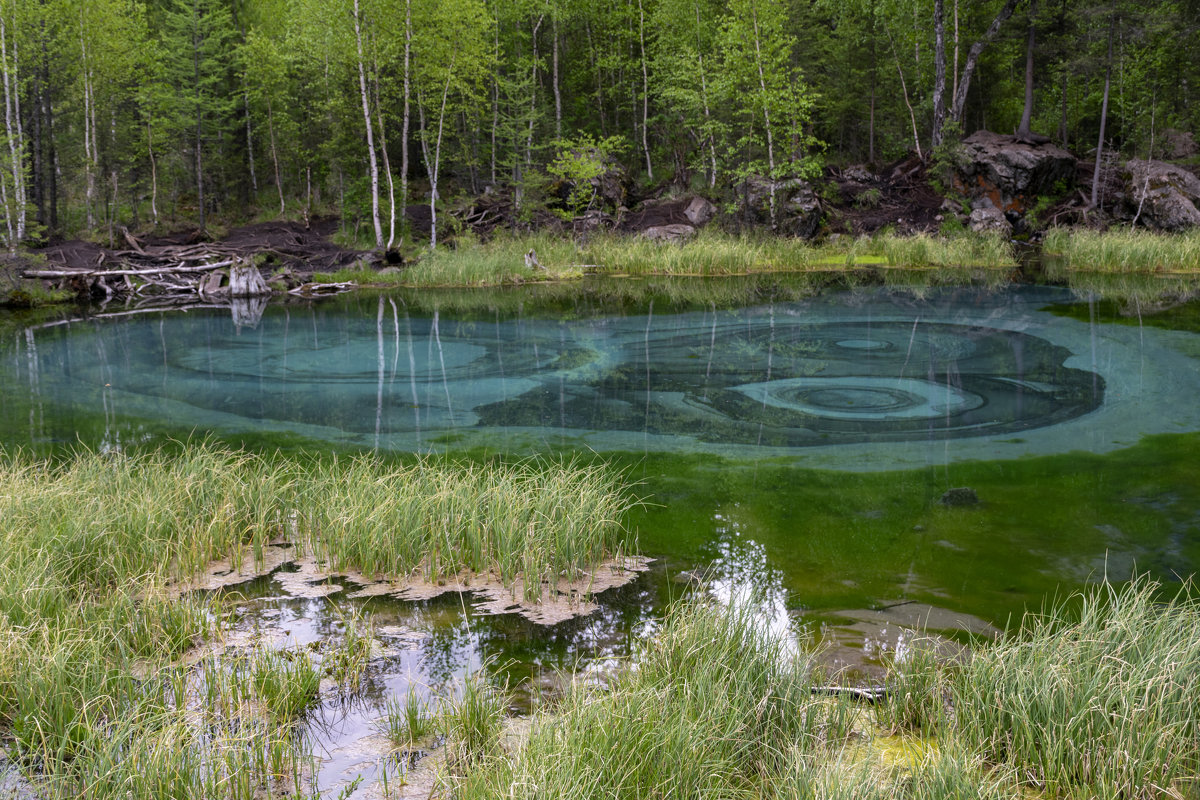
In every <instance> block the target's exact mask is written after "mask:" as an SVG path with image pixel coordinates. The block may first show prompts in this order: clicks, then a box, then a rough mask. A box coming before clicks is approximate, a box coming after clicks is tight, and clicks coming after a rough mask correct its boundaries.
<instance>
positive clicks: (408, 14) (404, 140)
mask: <svg viewBox="0 0 1200 800" xmlns="http://www.w3.org/2000/svg"><path fill="white" fill-rule="evenodd" d="M411 68H412V0H404V119H403V120H402V121H401V123H400V218H401V223H400V236H401V240H403V237H404V220H405V219H406V217H405V215H406V214H407V213H408V130H409V123H410V121H411V119H412V75H411Z"/></svg>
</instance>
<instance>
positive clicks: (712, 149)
mask: <svg viewBox="0 0 1200 800" xmlns="http://www.w3.org/2000/svg"><path fill="white" fill-rule="evenodd" d="M692 7H693V8H694V9H695V10H696V56H697V58H698V60H699V66H700V99H701V100H703V102H704V122H705V125H706V126H707V127H708V131H707V135H708V156H709V160H710V161H711V164H712V169H711V170H710V171H709V173H708V188H709V189H715V188H716V186H717V143H716V137H715V136H713V131H712V114H711V113H710V112H709V107H708V79H707V78H706V77H705V74H704V52H703V51H702V49H701V46H700V4H699V3H694V4H693V5H692Z"/></svg>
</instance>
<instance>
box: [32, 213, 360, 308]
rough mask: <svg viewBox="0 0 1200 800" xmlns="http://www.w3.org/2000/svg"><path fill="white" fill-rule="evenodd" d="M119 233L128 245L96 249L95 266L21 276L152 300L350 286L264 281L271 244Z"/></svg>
mask: <svg viewBox="0 0 1200 800" xmlns="http://www.w3.org/2000/svg"><path fill="white" fill-rule="evenodd" d="M122 234H123V237H124V240H125V243H126V245H127V246H128V248H127V249H124V250H99V252H98V254H97V255H96V256H95V266H94V267H93V266H90V265H88V266H81V265H79V264H78V261H76V262H75V263H74V264H72V265H71V266H66V265H64V266H60V267H58V266H56V267H54V268H49V269H28V270H25V271H24V272H23V273H22V276H23V277H26V278H37V279H42V280H46V281H50V282H51V283H52V285H53V286H54V287H55V288H61V289H69V290H71V291H73V292H74V293H75V294H76V295H78V296H80V297H87V298H91V299H97V300H100V301H102V302H106V301H109V300H113V299H117V298H121V299H125V300H126V301H140V300H143V299H144V300H146V301H149V302H150V303H153V304H155V305H158V304H163V303H164V302H166V303H173V302H188V301H193V300H195V299H196V298H199V299H200V300H202V301H206V302H228V300H229V299H231V298H245V297H259V296H262V297H265V296H268V295H271V294H272V293H274V292H281V293H282V292H287V293H288V294H295V295H304V296H313V295H320V294H334V293H337V292H339V291H345V290H346V289H349V288H352V287H353V284H348V283H325V284H319V283H304V284H300V285H298V286H292V285H289V282H287V281H281V282H279V283H275V284H274V287H272V286H269V285H268V284H267V282H266V281H265V280H264V279H263V277H262V274H261V273H260V271H259V269H258V267H257V266H256V261H257V260H259V258H260V257H261V256H264V255H266V256H270V255H275V256H284V255H286V254H284V253H278V252H275V251H274V249H273V248H267V249H254V250H253V251H251V250H250V248H247V247H246V246H245V245H242V244H234V243H221V242H201V243H195V244H161V245H146V246H143V245H142V243H141V242H139V241H138V240H137V239H136V238H134V237H133V236H132V235H130V234H129V233H128V231H125V230H122ZM273 283H274V282H273Z"/></svg>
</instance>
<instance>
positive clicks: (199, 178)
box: [92, 6, 208, 231]
mask: <svg viewBox="0 0 1200 800" xmlns="http://www.w3.org/2000/svg"><path fill="white" fill-rule="evenodd" d="M194 8H195V7H194V6H193V9H194ZM194 14H195V16H194V17H193V23H194V25H195V27H193V29H192V72H193V79H194V80H195V89H194V92H195V94H194V99H195V102H196V197H197V203H198V205H199V206H200V230H202V231H203V230H206V229H207V228H208V217H207V213H208V209H207V208H205V203H204V161H203V156H202V152H201V151H202V150H203V146H204V127H203V126H204V105H203V103H202V101H201V98H200V19H199V11H194ZM92 138H93V141H95V126H93V127H92Z"/></svg>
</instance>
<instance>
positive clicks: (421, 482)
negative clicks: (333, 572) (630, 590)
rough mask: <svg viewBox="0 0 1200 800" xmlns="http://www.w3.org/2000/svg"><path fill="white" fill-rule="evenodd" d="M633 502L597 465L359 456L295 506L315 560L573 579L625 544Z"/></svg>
mask: <svg viewBox="0 0 1200 800" xmlns="http://www.w3.org/2000/svg"><path fill="white" fill-rule="evenodd" d="M634 502H635V501H634V500H633V499H632V498H631V497H630V496H629V495H628V492H627V490H626V489H625V488H624V487H623V485H622V484H621V482H620V481H619V479H618V478H617V477H616V476H615V475H613V474H612V473H611V472H610V471H609V470H608V469H606V468H605V467H603V466H585V465H582V464H579V463H573V462H567V463H558V464H554V463H543V462H537V461H526V462H521V463H519V464H515V465H495V464H493V465H488V466H480V465H473V464H465V463H464V464H445V463H441V462H435V461H431V460H421V461H418V462H417V463H415V464H413V465H410V466H400V467H393V466H387V465H384V464H383V463H382V462H380V461H379V460H378V459H375V458H371V457H359V458H354V459H350V460H339V461H330V462H325V463H320V464H314V465H313V467H312V472H311V473H310V474H309V477H308V484H307V488H306V489H305V490H304V494H303V495H302V497H301V502H300V503H298V507H299V508H300V509H302V510H301V512H300V516H301V519H302V526H303V528H304V529H305V530H306V531H309V532H310V535H309V539H310V541H311V544H312V546H313V548H314V549H315V550H316V552H317V553H318V555H320V556H322V557H323V558H326V559H327V560H329V562H330V563H331V564H332V565H333V566H334V568H335V569H338V570H343V569H358V570H360V571H362V572H363V573H365V574H366V575H368V576H403V575H408V574H409V573H411V572H413V571H414V570H417V569H420V570H422V572H423V574H424V576H425V577H426V578H427V579H428V580H430V581H437V580H441V579H443V578H445V577H447V576H454V575H458V574H460V573H463V572H467V573H475V574H491V575H494V576H495V577H496V578H498V579H499V580H500V582H501V583H502V584H504V585H506V586H513V585H515V583H516V582H517V580H518V579H521V580H522V581H523V584H524V593H525V596H526V598H528V599H535V598H537V597H539V596H540V595H541V592H542V583H543V581H546V582H549V583H551V584H553V583H555V582H557V581H558V580H560V579H561V578H564V577H565V578H567V579H568V580H569V579H572V578H575V577H577V576H579V575H581V574H583V573H584V572H586V571H587V570H589V569H592V568H594V567H596V566H597V565H598V564H600V563H601V562H602V561H604V560H605V559H606V558H609V557H611V556H614V555H616V554H619V553H621V552H623V551H624V550H625V549H626V548H627V547H628V546H629V534H628V531H627V530H626V528H625V527H624V526H623V525H622V523H621V519H622V517H623V516H624V515H625V512H626V511H627V510H629V508H630V507H631V506H632V505H633V503H634Z"/></svg>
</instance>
